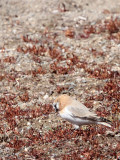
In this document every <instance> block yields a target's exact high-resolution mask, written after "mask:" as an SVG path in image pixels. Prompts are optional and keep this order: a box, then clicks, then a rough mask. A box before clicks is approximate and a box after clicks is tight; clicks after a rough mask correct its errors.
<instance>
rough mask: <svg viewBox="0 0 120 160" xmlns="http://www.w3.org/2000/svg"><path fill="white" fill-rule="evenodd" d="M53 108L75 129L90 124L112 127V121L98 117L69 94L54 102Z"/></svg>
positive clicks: (59, 97)
mask: <svg viewBox="0 0 120 160" xmlns="http://www.w3.org/2000/svg"><path fill="white" fill-rule="evenodd" d="M53 108H54V109H55V111H56V112H58V113H59V114H60V116H61V117H62V118H63V119H65V120H66V121H68V122H70V123H72V124H73V125H74V127H75V129H78V128H79V127H81V126H82V125H90V124H101V125H105V126H107V127H111V124H110V123H111V121H109V120H107V119H105V118H103V117H99V116H97V114H96V113H94V112H93V111H91V110H90V109H89V108H87V107H86V106H85V105H83V104H82V103H80V102H79V101H78V100H76V99H74V98H73V97H71V96H69V95H67V94H62V95H59V96H58V97H57V98H56V99H55V100H54V102H53Z"/></svg>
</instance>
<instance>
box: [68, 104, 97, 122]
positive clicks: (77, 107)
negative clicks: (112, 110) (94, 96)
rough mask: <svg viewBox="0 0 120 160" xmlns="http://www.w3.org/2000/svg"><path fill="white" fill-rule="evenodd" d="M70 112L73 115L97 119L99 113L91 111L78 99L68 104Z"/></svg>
mask: <svg viewBox="0 0 120 160" xmlns="http://www.w3.org/2000/svg"><path fill="white" fill-rule="evenodd" d="M67 110H69V114H70V115H71V116H72V117H78V118H82V119H89V120H93V119H94V120H95V119H96V118H97V115H96V114H95V113H94V112H91V111H90V110H89V109H88V108H87V107H86V106H84V105H83V104H82V103H80V102H78V101H74V102H73V103H72V104H71V105H69V106H67Z"/></svg>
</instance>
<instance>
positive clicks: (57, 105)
mask: <svg viewBox="0 0 120 160" xmlns="http://www.w3.org/2000/svg"><path fill="white" fill-rule="evenodd" d="M69 102H70V96H68V95H66V94H62V95H60V96H58V97H57V98H56V99H55V101H54V103H53V108H54V109H55V111H56V112H59V111H61V110H62V109H64V108H65V107H66V106H67V105H68V104H69Z"/></svg>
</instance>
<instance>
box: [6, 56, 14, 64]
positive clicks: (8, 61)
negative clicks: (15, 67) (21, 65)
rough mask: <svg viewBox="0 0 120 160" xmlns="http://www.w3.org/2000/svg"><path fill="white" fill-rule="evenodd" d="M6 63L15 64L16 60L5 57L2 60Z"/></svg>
mask: <svg viewBox="0 0 120 160" xmlns="http://www.w3.org/2000/svg"><path fill="white" fill-rule="evenodd" d="M3 61H4V62H6V63H16V59H15V58H14V57H9V56H7V57H6V58H5V59H4V60H3Z"/></svg>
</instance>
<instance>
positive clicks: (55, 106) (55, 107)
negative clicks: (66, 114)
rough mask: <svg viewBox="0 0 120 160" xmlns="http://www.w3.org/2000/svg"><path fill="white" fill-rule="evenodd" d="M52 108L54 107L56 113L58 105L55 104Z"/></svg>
mask: <svg viewBox="0 0 120 160" xmlns="http://www.w3.org/2000/svg"><path fill="white" fill-rule="evenodd" d="M53 107H54V109H55V111H56V112H58V104H57V103H54V104H53Z"/></svg>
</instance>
